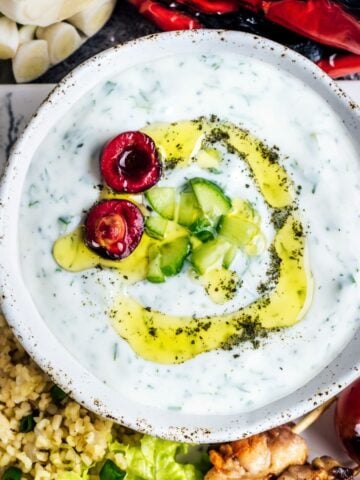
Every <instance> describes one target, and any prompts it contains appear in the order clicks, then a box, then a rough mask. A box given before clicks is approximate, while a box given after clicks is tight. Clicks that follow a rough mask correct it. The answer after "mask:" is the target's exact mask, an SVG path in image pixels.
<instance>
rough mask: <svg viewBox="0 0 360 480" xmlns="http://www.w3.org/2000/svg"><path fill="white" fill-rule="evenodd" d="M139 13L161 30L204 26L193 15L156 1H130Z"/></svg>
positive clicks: (189, 28) (191, 28) (190, 28)
mask: <svg viewBox="0 0 360 480" xmlns="http://www.w3.org/2000/svg"><path fill="white" fill-rule="evenodd" d="M130 3H132V4H133V5H135V7H137V8H138V10H139V12H140V13H141V14H142V15H144V16H145V17H147V18H148V19H149V20H151V21H152V22H154V23H155V25H157V26H158V27H159V28H160V29H161V30H166V31H169V30H193V29H196V28H203V25H202V24H201V23H200V22H199V21H198V20H197V19H196V18H194V17H192V16H191V15H188V14H185V13H182V12H179V11H177V10H174V9H172V8H168V7H165V6H164V5H161V4H160V3H157V2H156V1H154V0H145V1H144V0H130Z"/></svg>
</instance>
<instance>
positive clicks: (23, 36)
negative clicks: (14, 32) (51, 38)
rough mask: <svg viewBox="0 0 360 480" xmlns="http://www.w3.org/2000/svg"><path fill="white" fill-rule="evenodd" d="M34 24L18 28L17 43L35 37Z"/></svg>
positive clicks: (28, 40)
mask: <svg viewBox="0 0 360 480" xmlns="http://www.w3.org/2000/svg"><path fill="white" fill-rule="evenodd" d="M35 31H36V26H35V25H23V26H22V27H20V28H19V44H20V45H21V44H22V43H25V42H30V40H33V39H34V37H35Z"/></svg>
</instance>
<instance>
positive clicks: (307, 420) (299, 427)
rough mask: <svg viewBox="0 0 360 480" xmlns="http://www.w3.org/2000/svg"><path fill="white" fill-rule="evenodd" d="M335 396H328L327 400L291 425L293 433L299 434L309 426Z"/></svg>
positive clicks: (332, 401) (333, 400)
mask: <svg viewBox="0 0 360 480" xmlns="http://www.w3.org/2000/svg"><path fill="white" fill-rule="evenodd" d="M335 400H336V397H333V398H330V400H328V401H327V402H325V403H323V404H322V405H320V406H319V407H317V408H315V410H313V411H312V412H310V413H308V414H307V415H305V417H303V418H302V419H301V420H300V421H299V422H298V423H297V424H296V425H294V426H293V427H292V429H291V430H292V431H293V432H294V433H297V434H300V433H302V432H304V431H305V430H306V429H307V428H309V427H310V425H312V424H313V423H314V422H316V420H317V419H318V418H319V417H320V416H321V415H322V414H323V413H324V412H325V410H327V409H328V408H329V407H330V405H331V404H332V403H334V402H335Z"/></svg>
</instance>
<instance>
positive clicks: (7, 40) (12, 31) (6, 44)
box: [0, 17, 19, 60]
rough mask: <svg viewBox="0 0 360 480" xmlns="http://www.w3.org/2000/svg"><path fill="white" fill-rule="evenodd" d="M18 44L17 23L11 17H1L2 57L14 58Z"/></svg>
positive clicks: (0, 53)
mask: <svg viewBox="0 0 360 480" xmlns="http://www.w3.org/2000/svg"><path fill="white" fill-rule="evenodd" d="M18 46H19V32H18V29H17V26H16V23H15V22H13V21H12V20H10V19H9V18H6V17H0V59H1V60H7V59H8V58H13V57H14V56H15V53H16V50H17V48H18Z"/></svg>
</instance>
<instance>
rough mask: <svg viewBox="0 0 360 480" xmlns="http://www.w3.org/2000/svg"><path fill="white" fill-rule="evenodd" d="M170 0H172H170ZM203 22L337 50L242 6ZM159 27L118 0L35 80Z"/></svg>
mask: <svg viewBox="0 0 360 480" xmlns="http://www.w3.org/2000/svg"><path fill="white" fill-rule="evenodd" d="M166 1H167V2H168V1H170V0H166ZM199 19H200V20H201V21H202V23H203V25H205V26H206V27H208V28H225V29H226V28H227V29H235V30H243V31H247V32H252V33H257V34H260V35H263V36H265V37H269V38H272V39H273V40H275V41H278V42H280V43H284V44H286V45H288V46H289V47H291V48H294V49H295V50H297V51H298V52H299V53H302V54H303V55H305V56H306V57H308V58H310V59H311V60H314V61H316V60H318V59H319V58H321V57H322V56H323V55H324V56H326V57H328V56H329V55H330V53H333V51H332V50H331V49H329V48H328V47H325V46H323V45H320V44H317V43H316V42H313V41H311V40H308V39H305V38H303V37H300V36H299V35H296V34H294V33H292V32H289V31H288V30H285V29H284V28H282V27H279V26H277V25H274V24H272V23H270V22H267V21H265V20H264V19H262V18H261V17H259V16H256V15H253V14H252V13H251V12H249V11H247V10H243V9H240V10H239V12H238V13H236V14H234V15H224V16H216V15H212V16H206V15H205V16H200V17H199ZM157 31H158V29H157V28H156V27H155V26H154V25H153V24H151V23H150V22H149V21H148V20H146V19H145V18H144V17H143V16H141V15H140V14H139V13H138V12H137V10H136V9H135V7H133V6H132V5H130V4H129V3H127V2H126V1H125V0H118V3H117V6H116V9H115V12H114V14H113V16H112V17H111V19H110V20H109V22H108V23H107V24H106V25H105V27H104V28H103V29H102V30H101V31H100V32H99V33H98V34H97V35H95V36H94V37H92V38H90V40H88V41H87V42H86V43H85V44H84V45H83V46H82V47H81V48H80V49H79V50H77V51H76V52H75V53H74V54H73V55H72V56H71V57H69V58H68V59H66V60H65V61H64V62H62V63H60V64H59V65H55V66H54V67H52V68H51V69H50V70H49V71H48V72H46V73H45V74H44V75H43V76H42V77H40V78H38V79H37V80H35V81H34V83H56V82H58V81H59V80H61V79H62V78H63V77H64V76H65V75H66V74H67V73H69V72H70V71H71V70H72V69H73V68H74V67H76V66H77V65H79V64H80V63H81V62H83V61H84V60H86V59H87V58H89V57H91V56H93V55H95V54H96V53H98V52H100V51H102V50H105V49H106V48H109V47H112V46H113V45H116V44H119V43H124V42H126V41H128V40H132V39H134V38H138V37H142V36H144V35H148V34H150V33H154V32H157ZM348 79H360V75H353V76H351V77H348ZM0 83H14V79H13V76H12V73H11V62H10V61H9V62H3V61H2V62H0Z"/></svg>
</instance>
